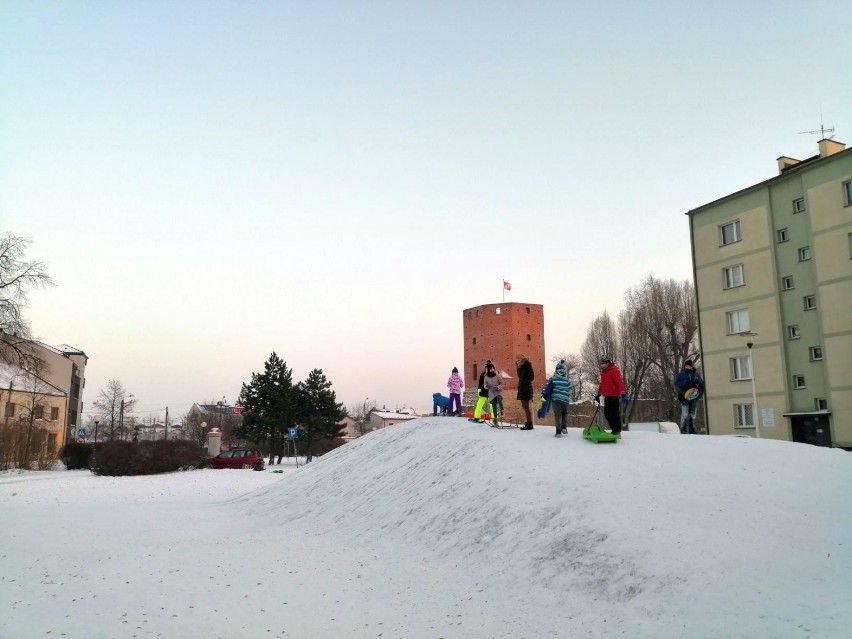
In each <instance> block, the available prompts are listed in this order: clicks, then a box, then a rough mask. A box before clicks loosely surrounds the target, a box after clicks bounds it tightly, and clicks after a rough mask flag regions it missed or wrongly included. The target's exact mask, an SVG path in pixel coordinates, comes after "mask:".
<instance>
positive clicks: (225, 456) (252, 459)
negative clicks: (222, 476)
mask: <svg viewBox="0 0 852 639" xmlns="http://www.w3.org/2000/svg"><path fill="white" fill-rule="evenodd" d="M207 461H209V462H210V465H211V466H212V467H213V468H246V469H248V468H254V469H255V470H263V469H264V468H266V462H265V461H264V459H263V455H261V454H260V452H259V451H257V450H254V449H253V448H232V449H231V450H226V451H225V452H224V453H219V454H218V455H216V456H215V457H211V458H210V459H208V460H207Z"/></svg>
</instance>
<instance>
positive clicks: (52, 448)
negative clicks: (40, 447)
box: [47, 433, 56, 454]
mask: <svg viewBox="0 0 852 639" xmlns="http://www.w3.org/2000/svg"><path fill="white" fill-rule="evenodd" d="M47 452H49V453H51V454H53V453H55V452H56V433H48V435H47Z"/></svg>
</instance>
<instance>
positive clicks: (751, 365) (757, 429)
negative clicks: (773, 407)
mask: <svg viewBox="0 0 852 639" xmlns="http://www.w3.org/2000/svg"><path fill="white" fill-rule="evenodd" d="M741 334H742V335H746V336H748V337H753V336H756V335H757V333H752V332H751V331H746V332H744V333H741ZM746 346H748V367H749V368H750V369H751V401H752V407H753V408H752V410H753V412H754V415H753V417H752V419H754V436H755V437H756V438H757V439H760V411H759V410H758V408H757V387H756V386H755V382H754V377H755V373H754V352H753V351H752V348H753V347H754V342H752V341H748V342H746Z"/></svg>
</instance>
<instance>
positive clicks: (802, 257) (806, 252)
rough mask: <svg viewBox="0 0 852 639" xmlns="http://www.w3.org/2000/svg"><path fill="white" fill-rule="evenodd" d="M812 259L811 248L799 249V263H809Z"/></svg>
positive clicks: (803, 247)
mask: <svg viewBox="0 0 852 639" xmlns="http://www.w3.org/2000/svg"><path fill="white" fill-rule="evenodd" d="M810 259H811V247H810V246H802V247H801V248H800V249H799V261H800V262H807V261H808V260H810Z"/></svg>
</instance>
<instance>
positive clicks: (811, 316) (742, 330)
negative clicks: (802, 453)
mask: <svg viewBox="0 0 852 639" xmlns="http://www.w3.org/2000/svg"><path fill="white" fill-rule="evenodd" d="M818 146H819V153H818V154H817V155H814V156H813V157H810V158H807V159H805V160H797V159H795V158H790V157H786V156H782V157H780V158H778V175H776V176H774V177H772V178H770V179H768V180H766V181H764V182H761V183H759V184H755V185H753V186H750V187H747V188H745V189H743V190H741V191H737V192H736V193H732V194H730V195H727V196H725V197H723V198H721V199H719V200H716V201H714V202H711V203H709V204H705V205H704V206H700V207H698V208H695V209H693V210H691V211H689V212H688V213H687V215H688V216H689V228H690V235H691V240H692V261H693V270H694V278H695V290H696V295H697V298H698V317H699V332H700V337H701V349H702V362H703V366H704V375H705V379H706V382H707V394H706V397H705V399H706V411H707V423H708V427H709V431H710V433H711V434H716V435H720V434H746V435H752V436H755V435H759V436H760V437H766V438H773V439H780V440H787V441H795V442H806V443H811V444H816V445H821V446H838V447H843V448H852V149H849V150H847V149H846V147H845V145H844V144H842V143H840V142H836V141H834V140H828V139H823V140H820V141H819V143H818Z"/></svg>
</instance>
